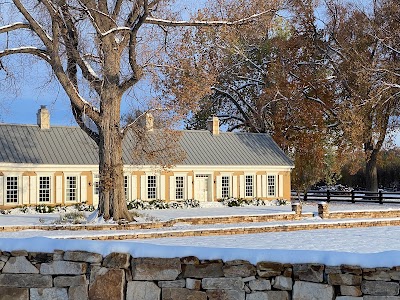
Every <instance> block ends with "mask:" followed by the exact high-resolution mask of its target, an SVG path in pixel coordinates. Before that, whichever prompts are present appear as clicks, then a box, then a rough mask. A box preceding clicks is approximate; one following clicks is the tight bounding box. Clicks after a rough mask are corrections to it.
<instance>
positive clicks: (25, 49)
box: [0, 47, 50, 63]
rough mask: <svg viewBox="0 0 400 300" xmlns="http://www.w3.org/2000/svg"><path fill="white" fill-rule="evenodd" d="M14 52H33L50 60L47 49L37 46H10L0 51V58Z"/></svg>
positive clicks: (32, 53)
mask: <svg viewBox="0 0 400 300" xmlns="http://www.w3.org/2000/svg"><path fill="white" fill-rule="evenodd" d="M13 54H31V55H35V56H37V57H39V58H41V59H43V60H45V61H47V62H48V63H49V62H50V55H49V53H48V52H46V51H45V50H41V49H38V48H35V47H20V48H10V49H5V50H3V51H0V58H1V57H5V56H9V55H13Z"/></svg>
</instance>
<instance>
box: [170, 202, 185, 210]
mask: <svg viewBox="0 0 400 300" xmlns="http://www.w3.org/2000/svg"><path fill="white" fill-rule="evenodd" d="M168 208H172V209H179V208H183V203H182V202H169V203H168Z"/></svg>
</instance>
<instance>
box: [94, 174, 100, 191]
mask: <svg viewBox="0 0 400 300" xmlns="http://www.w3.org/2000/svg"><path fill="white" fill-rule="evenodd" d="M93 181H94V194H95V195H98V194H99V193H100V175H99V174H95V175H94V176H93Z"/></svg>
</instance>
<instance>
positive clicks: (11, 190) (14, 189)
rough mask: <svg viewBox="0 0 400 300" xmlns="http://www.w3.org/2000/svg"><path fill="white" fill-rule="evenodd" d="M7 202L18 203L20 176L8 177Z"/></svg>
mask: <svg viewBox="0 0 400 300" xmlns="http://www.w3.org/2000/svg"><path fill="white" fill-rule="evenodd" d="M6 189H7V193H6V201H7V203H18V177H17V176H10V177H7V179H6Z"/></svg>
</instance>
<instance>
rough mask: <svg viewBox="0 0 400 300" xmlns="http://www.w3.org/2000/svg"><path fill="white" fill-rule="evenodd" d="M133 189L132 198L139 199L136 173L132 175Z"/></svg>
mask: <svg viewBox="0 0 400 300" xmlns="http://www.w3.org/2000/svg"><path fill="white" fill-rule="evenodd" d="M131 180H132V184H131V186H132V189H131V198H132V200H135V199H137V197H138V196H137V176H136V175H132V179H131Z"/></svg>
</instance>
